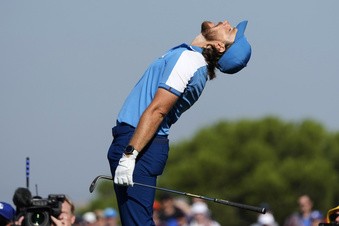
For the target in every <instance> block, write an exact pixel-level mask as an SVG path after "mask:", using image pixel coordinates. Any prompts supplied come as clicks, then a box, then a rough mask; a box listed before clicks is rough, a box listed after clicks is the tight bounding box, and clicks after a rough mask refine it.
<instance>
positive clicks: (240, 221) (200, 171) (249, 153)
mask: <svg viewBox="0 0 339 226" xmlns="http://www.w3.org/2000/svg"><path fill="white" fill-rule="evenodd" d="M338 144H339V135H338V134H332V133H330V132H327V131H326V130H325V129H324V128H323V127H322V126H321V125H320V124H319V123H317V122H315V121H312V120H309V119H308V120H304V121H302V122H300V123H292V122H283V121H281V120H279V119H278V118H275V117H266V118H263V119H261V120H240V121H237V122H229V121H222V122H218V123H216V124H214V125H212V126H210V127H208V128H204V129H202V130H200V131H199V132H198V133H197V134H196V135H195V136H194V137H193V138H192V139H191V141H185V142H183V143H177V144H173V145H172V146H171V151H170V157H169V159H168V163H167V166H166V170H165V173H164V175H163V176H162V177H161V178H160V179H159V185H161V186H164V187H170V188H172V189H177V190H183V191H187V192H190V193H195V194H200V195H204V196H209V197H216V198H221V199H226V200H230V201H234V202H239V203H245V204H249V205H255V206H259V205H261V204H263V203H268V204H269V206H270V208H271V209H272V210H273V212H274V214H275V216H276V218H277V220H278V221H279V223H280V224H281V225H282V224H283V221H284V219H285V218H286V217H287V216H288V215H289V214H291V213H292V212H293V211H296V210H297V198H298V196H299V195H301V194H309V195H310V196H311V197H312V199H313V200H314V203H315V207H316V208H318V209H320V210H321V211H322V212H323V213H326V211H327V210H328V209H329V208H330V207H333V206H335V205H337V204H338V201H339V199H338V193H337V192H336V188H337V187H338V185H339V182H338V176H337V175H338V171H339V168H338V166H339V164H338V163H339V161H338V160H339V158H338V156H339V145H338ZM209 205H210V207H211V209H212V211H213V216H214V217H215V218H216V219H217V220H218V221H219V222H221V223H222V225H225V224H226V222H227V225H239V226H240V225H249V224H251V223H253V222H254V221H256V217H257V215H256V214H254V213H249V212H246V211H243V210H235V209H234V208H231V207H225V206H220V204H215V203H210V204H209Z"/></svg>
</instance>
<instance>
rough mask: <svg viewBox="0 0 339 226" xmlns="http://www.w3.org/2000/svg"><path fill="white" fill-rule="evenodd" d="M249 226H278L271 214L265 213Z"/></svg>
mask: <svg viewBox="0 0 339 226" xmlns="http://www.w3.org/2000/svg"><path fill="white" fill-rule="evenodd" d="M251 226H278V223H277V222H276V221H275V219H274V216H273V214H272V213H271V212H266V213H265V214H260V215H259V216H258V219H257V222H256V223H254V224H252V225H251Z"/></svg>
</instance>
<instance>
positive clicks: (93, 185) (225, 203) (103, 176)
mask: <svg viewBox="0 0 339 226" xmlns="http://www.w3.org/2000/svg"><path fill="white" fill-rule="evenodd" d="M99 179H105V180H113V178H112V177H111V176H105V175H99V176H97V177H96V178H95V179H94V180H93V182H92V183H91V185H90V187H89V192H90V193H92V192H93V191H94V189H95V186H96V184H97V181H98V180H99ZM134 185H138V186H143V187H148V188H152V189H157V190H160V191H165V192H170V193H175V194H179V195H184V196H188V197H193V198H200V199H203V200H207V201H212V202H216V203H220V204H223V205H227V206H233V207H236V208H240V209H244V210H250V211H253V212H257V213H262V214H265V213H266V209H265V208H261V207H255V206H249V205H245V204H241V203H236V202H230V201H227V200H223V199H217V198H209V197H205V196H201V195H195V194H191V193H187V192H182V191H176V190H172V189H167V188H161V187H155V186H152V185H147V184H142V183H138V182H134Z"/></svg>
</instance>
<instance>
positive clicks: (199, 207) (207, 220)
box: [189, 201, 220, 226]
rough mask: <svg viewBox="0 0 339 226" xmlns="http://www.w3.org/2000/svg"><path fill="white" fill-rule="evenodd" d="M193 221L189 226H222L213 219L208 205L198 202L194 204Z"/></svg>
mask: <svg viewBox="0 0 339 226" xmlns="http://www.w3.org/2000/svg"><path fill="white" fill-rule="evenodd" d="M191 212H192V220H191V222H190V224H189V226H220V224H219V223H218V222H216V221H215V220H213V219H212V218H211V213H210V210H209V209H208V206H207V204H206V203H204V202H201V201H198V202H195V203H193V204H192V209H191Z"/></svg>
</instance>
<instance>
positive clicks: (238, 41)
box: [217, 20, 252, 74]
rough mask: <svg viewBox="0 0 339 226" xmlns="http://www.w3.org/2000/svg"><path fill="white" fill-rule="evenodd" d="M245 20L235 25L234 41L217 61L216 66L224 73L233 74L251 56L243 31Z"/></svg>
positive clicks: (245, 24)
mask: <svg viewBox="0 0 339 226" xmlns="http://www.w3.org/2000/svg"><path fill="white" fill-rule="evenodd" d="M247 22H248V21H247V20H245V21H242V22H240V23H239V24H238V25H237V29H238V31H237V34H236V36H235V39H234V43H233V44H232V45H231V47H230V48H229V49H228V50H226V52H225V53H224V54H223V55H222V56H221V58H220V59H219V61H218V65H217V68H218V69H219V70H220V71H221V72H223V73H226V74H234V73H237V72H239V71H240V70H241V69H243V68H244V67H246V65H247V62H248V61H249V60H250V58H251V52H252V50H251V45H250V44H249V43H248V41H247V39H246V37H245V35H244V32H245V29H246V26H247Z"/></svg>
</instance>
